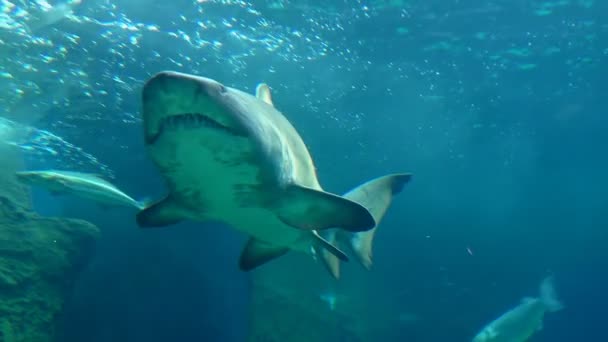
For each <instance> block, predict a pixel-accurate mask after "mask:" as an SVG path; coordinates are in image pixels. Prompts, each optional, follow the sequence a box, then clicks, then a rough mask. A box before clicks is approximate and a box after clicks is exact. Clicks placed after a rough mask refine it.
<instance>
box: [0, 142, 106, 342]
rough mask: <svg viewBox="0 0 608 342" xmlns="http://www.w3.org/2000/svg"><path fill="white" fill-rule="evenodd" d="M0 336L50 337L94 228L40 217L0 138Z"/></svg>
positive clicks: (13, 340) (15, 341)
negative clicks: (17, 178) (19, 180)
mask: <svg viewBox="0 0 608 342" xmlns="http://www.w3.org/2000/svg"><path fill="white" fill-rule="evenodd" d="M0 155H1V156H2V158H1V159H0V341H5V342H26V341H27V342H30V341H36V342H50V341H54V337H55V327H56V325H57V323H58V319H59V317H60V315H61V312H62V309H63V304H64V301H65V299H66V297H67V296H69V295H70V292H71V289H72V286H73V284H74V282H75V281H76V278H77V276H78V274H79V272H80V271H81V270H82V268H83V267H84V266H85V265H86V264H87V263H88V261H89V260H90V258H91V256H92V252H93V248H94V245H95V241H96V238H97V236H98V234H99V231H98V229H97V227H95V226H94V225H93V224H91V223H89V222H86V221H83V220H76V219H65V218H47V217H41V216H39V215H37V214H36V213H34V212H33V211H32V209H31V205H30V199H29V195H28V194H29V189H28V188H26V187H23V186H22V185H21V184H20V183H18V182H17V180H16V179H15V177H14V172H15V171H16V170H17V169H20V168H21V160H20V155H19V153H18V151H16V150H14V149H11V148H10V147H9V146H6V145H2V143H1V142H0Z"/></svg>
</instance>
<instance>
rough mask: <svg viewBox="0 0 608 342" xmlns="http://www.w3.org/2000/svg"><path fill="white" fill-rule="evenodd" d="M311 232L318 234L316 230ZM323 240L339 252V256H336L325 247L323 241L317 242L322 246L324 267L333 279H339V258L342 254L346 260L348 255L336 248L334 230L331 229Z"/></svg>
mask: <svg viewBox="0 0 608 342" xmlns="http://www.w3.org/2000/svg"><path fill="white" fill-rule="evenodd" d="M313 234H315V235H316V236H318V234H317V232H316V231H313ZM319 237H320V236H319ZM321 239H322V238H321ZM325 242H326V243H327V244H329V245H330V246H332V248H333V249H335V250H337V251H338V252H340V253H341V254H340V257H338V256H336V254H334V253H333V252H331V251H330V249H329V248H325V245H326V243H323V242H320V243H319V245H322V246H323V248H320V249H321V256H322V258H323V264H325V267H326V268H327V270H328V271H329V273H331V275H332V276H333V277H334V278H335V279H340V260H341V259H340V258H341V257H342V256H343V257H346V260H348V257H347V256H346V254H344V253H343V252H342V251H340V250H339V249H338V245H337V241H336V233H335V231H332V232H330V233H329V234H328V235H327V241H325Z"/></svg>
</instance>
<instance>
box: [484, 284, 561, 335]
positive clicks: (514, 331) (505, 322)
mask: <svg viewBox="0 0 608 342" xmlns="http://www.w3.org/2000/svg"><path fill="white" fill-rule="evenodd" d="M561 309H563V305H562V303H560V301H559V300H558V299H557V296H556V294H555V289H554V287H553V278H552V277H547V278H545V279H544V280H543V282H542V283H541V285H540V297H539V298H530V297H526V298H524V299H522V301H521V304H519V305H518V306H516V307H515V308H513V309H511V310H509V311H507V312H506V313H504V314H503V315H502V316H500V317H498V318H497V319H496V320H494V321H493V322H492V323H490V324H488V325H487V326H486V327H484V328H483V329H482V330H481V331H480V332H479V333H478V334H477V335H476V336H475V338H473V342H524V341H528V339H529V338H530V337H531V336H532V335H534V333H536V332H537V331H539V330H541V329H542V328H543V318H544V316H545V313H546V312H556V311H559V310H561Z"/></svg>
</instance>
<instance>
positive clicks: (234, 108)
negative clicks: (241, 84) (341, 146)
mask: <svg viewBox="0 0 608 342" xmlns="http://www.w3.org/2000/svg"><path fill="white" fill-rule="evenodd" d="M143 124H144V137H145V145H146V148H147V153H148V155H149V157H150V158H151V159H152V161H153V162H154V163H155V164H156V166H157V167H158V169H159V171H160V172H161V174H162V175H163V176H164V178H165V180H166V182H167V186H168V189H169V193H168V195H167V197H166V198H164V199H162V200H160V201H159V202H157V203H155V204H154V205H152V206H150V207H148V208H147V209H145V210H143V211H141V212H140V213H139V214H138V215H137V222H138V224H139V225H140V226H141V227H153V226H166V225H170V224H174V223H177V222H179V221H182V220H184V219H189V220H194V221H200V222H206V221H221V222H224V223H226V224H228V225H230V226H232V227H233V228H235V229H237V230H239V231H242V232H244V233H247V234H248V235H250V239H249V241H248V242H247V244H246V246H245V248H244V249H243V251H242V253H241V257H240V260H239V266H240V268H241V269H242V270H246V271H248V270H251V269H254V268H255V267H257V266H259V265H262V264H264V263H266V262H268V261H270V260H272V259H274V258H277V257H279V256H281V255H283V254H285V253H287V252H288V251H289V250H297V251H301V252H305V253H309V254H313V255H316V253H317V251H318V249H320V248H322V249H326V250H328V251H329V252H330V253H332V254H333V255H335V256H336V257H337V258H339V259H341V260H344V261H346V260H348V258H347V256H346V255H345V254H344V253H343V252H342V251H340V250H339V249H338V248H336V247H335V246H333V245H332V244H330V243H329V242H327V241H326V240H325V239H323V238H322V237H321V236H320V235H319V234H318V233H317V230H320V229H326V228H331V227H337V228H341V229H345V230H348V231H353V232H359V231H366V230H369V229H372V228H373V227H374V226H375V225H376V222H375V220H374V218H373V216H372V215H371V214H370V212H369V211H368V210H367V209H366V208H365V207H364V206H362V205H360V204H358V203H356V202H354V201H351V200H348V199H345V198H343V197H341V196H338V195H334V194H331V193H328V192H325V191H323V189H322V188H321V186H320V184H319V181H318V180H317V175H316V172H315V167H314V165H313V161H312V158H311V156H310V154H309V152H308V149H307V148H306V146H305V145H304V142H303V141H302V138H301V137H300V135H299V134H298V133H297V131H296V130H295V128H294V127H293V126H292V125H291V124H290V123H289V121H288V120H287V119H286V118H285V117H284V116H283V115H282V114H281V113H280V112H279V111H278V110H277V109H275V107H274V106H273V103H272V99H271V95H270V89H269V88H268V86H267V85H265V84H260V85H258V87H257V89H256V96H252V95H250V94H248V93H245V92H243V91H240V90H237V89H234V88H230V87H226V86H224V85H222V84H221V83H219V82H217V81H215V80H212V79H209V78H203V77H197V76H193V75H188V74H182V73H177V72H171V71H165V72H161V73H159V74H157V75H155V76H153V77H152V78H151V79H150V80H148V81H147V82H146V84H145V85H144V89H143Z"/></svg>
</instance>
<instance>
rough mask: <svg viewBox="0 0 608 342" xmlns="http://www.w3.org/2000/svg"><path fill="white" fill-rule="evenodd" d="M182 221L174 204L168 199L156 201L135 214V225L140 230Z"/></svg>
mask: <svg viewBox="0 0 608 342" xmlns="http://www.w3.org/2000/svg"><path fill="white" fill-rule="evenodd" d="M182 219H183V216H181V215H180V213H179V210H178V208H176V205H175V203H174V202H173V201H172V200H171V199H170V198H169V197H166V198H165V199H163V200H161V201H158V202H156V203H154V204H152V205H149V206H148V207H147V208H145V209H143V210H142V211H140V212H139V213H137V225H138V226H140V227H142V228H149V227H164V226H168V225H172V224H176V223H178V222H180V221H181V220H182Z"/></svg>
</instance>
